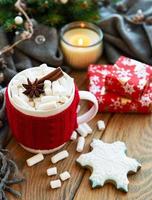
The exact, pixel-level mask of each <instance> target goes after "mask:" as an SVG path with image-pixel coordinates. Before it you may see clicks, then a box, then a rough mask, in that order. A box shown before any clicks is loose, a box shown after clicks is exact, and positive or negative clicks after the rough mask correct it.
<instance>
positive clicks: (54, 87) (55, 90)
mask: <svg viewBox="0 0 152 200" xmlns="http://www.w3.org/2000/svg"><path fill="white" fill-rule="evenodd" d="M52 93H53V95H60V83H59V81H53V82H52Z"/></svg>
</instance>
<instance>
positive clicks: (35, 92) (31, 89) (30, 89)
mask: <svg viewBox="0 0 152 200" xmlns="http://www.w3.org/2000/svg"><path fill="white" fill-rule="evenodd" d="M27 82H28V84H23V87H24V88H25V89H26V90H25V91H24V92H23V93H24V94H25V95H28V96H29V97H30V98H32V97H34V96H35V97H39V96H40V94H42V93H44V89H43V87H44V83H39V81H38V79H36V80H35V81H34V82H33V83H32V82H31V81H30V80H29V78H28V79H27Z"/></svg>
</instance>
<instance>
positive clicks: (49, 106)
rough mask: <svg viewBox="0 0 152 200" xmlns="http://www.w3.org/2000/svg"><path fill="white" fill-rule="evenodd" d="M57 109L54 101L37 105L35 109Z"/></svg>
mask: <svg viewBox="0 0 152 200" xmlns="http://www.w3.org/2000/svg"><path fill="white" fill-rule="evenodd" d="M55 108H57V104H56V102H55V101H52V102H48V103H39V105H38V106H37V109H39V110H51V109H55Z"/></svg>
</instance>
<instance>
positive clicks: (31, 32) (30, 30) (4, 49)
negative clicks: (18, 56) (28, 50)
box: [0, 0, 34, 56]
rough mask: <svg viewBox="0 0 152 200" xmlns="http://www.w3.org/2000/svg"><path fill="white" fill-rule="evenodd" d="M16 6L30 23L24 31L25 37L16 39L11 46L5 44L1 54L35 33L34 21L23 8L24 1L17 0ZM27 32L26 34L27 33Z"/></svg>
mask: <svg viewBox="0 0 152 200" xmlns="http://www.w3.org/2000/svg"><path fill="white" fill-rule="evenodd" d="M15 7H16V9H17V10H18V11H19V12H21V13H22V14H23V15H24V17H25V19H26V20H27V23H28V26H26V29H27V30H26V31H24V32H23V33H24V35H23V37H21V39H20V40H18V41H16V42H15V43H14V44H12V45H10V46H5V47H4V48H3V49H2V50H1V51H0V56H1V55H2V54H5V53H7V52H9V51H11V50H12V49H13V48H14V47H15V46H17V45H18V44H19V43H21V42H22V41H24V40H27V39H30V38H31V37H32V35H33V32H34V30H33V24H32V21H31V20H30V18H29V16H28V15H27V13H26V12H25V10H24V9H23V8H22V2H21V0H17V1H16V3H15ZM25 33H26V34H25Z"/></svg>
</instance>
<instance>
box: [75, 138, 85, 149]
mask: <svg viewBox="0 0 152 200" xmlns="http://www.w3.org/2000/svg"><path fill="white" fill-rule="evenodd" d="M84 145H85V138H84V137H82V136H81V137H79V138H78V143H77V148H76V151H77V152H82V151H83V148H84Z"/></svg>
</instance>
